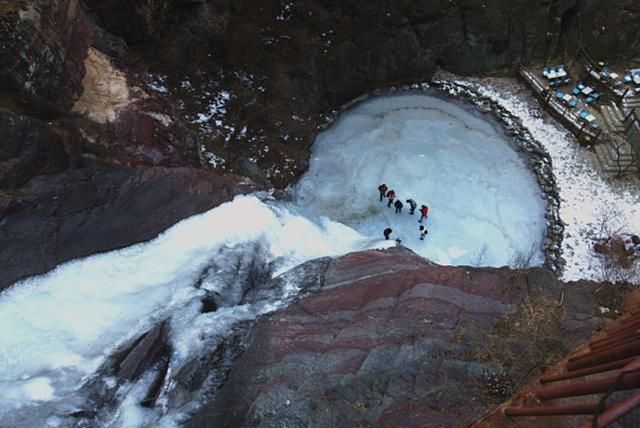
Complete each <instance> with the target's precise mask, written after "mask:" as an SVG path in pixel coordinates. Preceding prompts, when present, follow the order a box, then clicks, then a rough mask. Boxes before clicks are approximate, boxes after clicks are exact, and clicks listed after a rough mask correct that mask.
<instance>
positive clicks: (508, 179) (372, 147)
mask: <svg viewBox="0 0 640 428" xmlns="http://www.w3.org/2000/svg"><path fill="white" fill-rule="evenodd" d="M381 183H386V184H387V186H389V189H393V190H395V193H396V195H397V197H398V199H399V200H400V201H401V202H402V203H403V204H404V205H405V206H404V208H403V210H402V213H401V214H396V213H395V210H394V208H388V207H387V204H386V200H385V201H384V202H379V201H378V190H377V187H378V185H380V184H381ZM295 191H296V202H297V203H298V204H300V205H301V206H304V207H306V208H307V209H309V210H310V211H312V212H316V213H318V214H320V215H325V216H327V217H329V218H332V219H334V220H337V221H340V222H343V223H345V224H347V225H349V226H351V227H353V228H355V229H356V230H358V231H359V232H361V233H363V234H365V235H368V236H371V237H382V231H383V230H384V229H385V228H387V227H391V228H392V229H393V233H392V235H391V237H392V238H393V239H395V238H400V239H401V240H402V244H403V245H405V246H407V247H409V248H411V249H412V250H413V251H415V252H417V253H418V254H421V255H423V256H424V257H427V258H429V259H430V260H433V261H435V262H437V263H441V264H454V265H460V264H477V265H485V266H486V265H488V266H502V265H507V264H509V263H510V262H511V261H512V259H513V257H514V254H516V253H528V252H529V251H531V248H532V247H533V253H534V257H533V263H534V264H539V263H542V261H543V256H542V245H541V242H542V239H543V237H544V230H545V227H546V223H545V219H544V210H545V206H544V200H543V199H542V198H541V191H540V189H539V186H538V184H537V182H536V180H535V178H534V176H533V174H532V173H531V172H530V171H529V169H528V167H527V166H526V163H525V161H524V160H523V159H522V158H521V157H520V156H519V155H518V154H517V153H516V151H515V150H514V149H513V147H511V146H510V145H509V143H508V142H507V141H506V137H505V136H504V134H503V133H502V132H501V131H500V130H499V128H497V127H496V126H494V125H492V124H491V123H489V122H488V121H486V120H484V119H482V118H479V117H477V116H475V115H473V114H471V113H470V112H469V111H467V110H466V109H464V108H461V107H459V106H458V105H455V104H452V103H450V102H447V101H444V100H441V99H439V98H434V97H430V96H425V95H403V96H393V97H386V98H378V99H375V100H372V101H368V102H365V103H363V104H361V105H359V106H357V107H356V108H354V109H353V110H351V111H349V112H348V113H346V114H344V115H343V116H342V117H341V118H340V120H338V121H337V122H336V123H335V124H334V125H333V126H332V127H331V128H330V129H329V130H327V131H325V132H323V133H322V134H320V135H319V136H318V138H317V140H316V142H315V144H314V146H313V150H312V154H311V163H310V168H309V171H308V172H307V173H306V174H305V175H304V176H303V178H302V179H301V180H300V182H299V184H298V185H297V186H296V189H295ZM409 198H411V199H414V200H415V201H416V202H417V204H418V209H419V207H420V205H421V204H426V205H428V206H429V208H430V213H429V219H428V220H426V221H425V225H426V227H427V228H428V230H429V234H428V235H427V237H426V238H425V240H424V241H421V240H420V239H419V231H418V226H419V224H418V221H417V220H418V218H419V214H418V212H417V211H416V214H415V215H408V211H409V206H408V204H407V203H406V202H405V201H406V200H407V199H409Z"/></svg>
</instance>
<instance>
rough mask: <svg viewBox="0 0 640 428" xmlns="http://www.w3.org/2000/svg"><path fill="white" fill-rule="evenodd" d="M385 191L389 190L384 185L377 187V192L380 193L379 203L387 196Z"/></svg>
mask: <svg viewBox="0 0 640 428" xmlns="http://www.w3.org/2000/svg"><path fill="white" fill-rule="evenodd" d="M387 189H389V188H388V187H387V185H386V184H384V183H382V184H381V185H379V186H378V192H380V202H382V200H383V199H384V197H385V195H386V194H387Z"/></svg>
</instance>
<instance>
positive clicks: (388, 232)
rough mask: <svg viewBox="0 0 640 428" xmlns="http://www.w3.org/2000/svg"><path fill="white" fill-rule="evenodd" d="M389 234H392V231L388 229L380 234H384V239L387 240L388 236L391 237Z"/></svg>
mask: <svg viewBox="0 0 640 428" xmlns="http://www.w3.org/2000/svg"><path fill="white" fill-rule="evenodd" d="M391 232H393V230H391V228H390V227H387V228H386V229H385V230H384V232H382V233H383V234H384V239H389V236H390V235H391Z"/></svg>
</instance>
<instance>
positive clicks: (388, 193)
mask: <svg viewBox="0 0 640 428" xmlns="http://www.w3.org/2000/svg"><path fill="white" fill-rule="evenodd" d="M378 192H380V202H382V201H383V200H384V199H385V198H387V201H388V202H387V207H389V208H391V206H394V207H395V209H396V214H399V213H401V212H402V208H403V207H404V204H403V203H402V201H400V200H399V199H396V192H395V191H393V190H390V189H389V187H387V185H386V184H384V183H383V184H381V185H379V186H378ZM405 202H406V203H407V204H408V205H409V214H410V215H414V214H415V211H416V208H418V204H417V203H416V201H414V200H413V199H407V200H406V201H405ZM428 216H429V207H428V206H426V205H421V206H420V220H418V223H422V220H424V219H426V218H428ZM418 231H419V232H420V240H421V241H423V240H424V237H425V236H426V235H427V233H429V231H428V230H427V228H426V227H424V226H423V225H420V227H419V228H418ZM391 232H393V230H392V229H391V228H390V227H387V228H386V229H385V230H384V231H383V234H384V239H389V237H390V236H391ZM396 241H398V242H400V240H398V239H396Z"/></svg>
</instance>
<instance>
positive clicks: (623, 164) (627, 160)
mask: <svg viewBox="0 0 640 428" xmlns="http://www.w3.org/2000/svg"><path fill="white" fill-rule="evenodd" d="M520 77H521V78H522V79H523V80H524V81H525V83H527V84H528V85H529V86H530V87H531V89H532V90H533V93H534V94H535V95H536V97H538V98H539V99H540V101H541V103H542V105H543V107H544V108H545V109H546V110H547V111H548V112H549V113H551V115H552V116H554V117H555V118H556V119H558V121H560V123H562V124H563V125H564V126H565V127H566V128H567V129H568V130H569V131H571V132H572V133H573V134H574V135H575V136H576V137H577V138H578V140H579V141H580V143H581V144H583V145H593V146H594V148H595V152H596V155H597V157H598V161H599V163H600V166H601V168H602V171H603V172H605V173H606V174H609V175H612V176H615V177H620V176H624V175H639V174H640V120H639V119H638V116H637V115H636V113H635V112H634V111H633V110H631V108H633V107H635V103H636V102H637V101H636V97H633V96H632V95H631V94H627V93H625V94H624V95H623V96H622V97H620V95H622V94H619V93H618V92H617V91H616V92H614V93H613V94H611V93H610V96H609V97H608V99H609V101H608V102H607V103H605V104H602V105H598V111H597V115H598V121H597V123H598V125H599V128H598V129H597V130H596V129H593V128H592V127H591V126H590V125H588V124H587V123H586V122H585V121H584V120H582V118H580V116H579V115H578V114H577V112H574V111H572V110H571V109H570V108H569V107H567V106H566V105H565V104H564V103H562V102H561V101H559V100H557V99H556V97H555V96H554V92H555V91H554V90H553V89H549V88H548V87H547V86H546V84H547V82H546V81H545V80H544V78H542V77H539V76H537V75H536V73H534V72H532V71H529V70H527V69H525V68H521V69H520ZM638 99H640V98H638ZM618 103H622V104H623V110H621V109H620V108H619V107H618ZM627 110H630V111H627Z"/></svg>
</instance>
